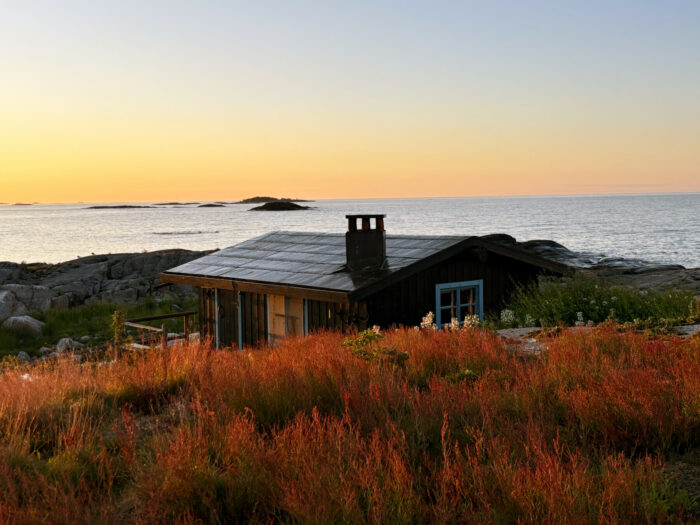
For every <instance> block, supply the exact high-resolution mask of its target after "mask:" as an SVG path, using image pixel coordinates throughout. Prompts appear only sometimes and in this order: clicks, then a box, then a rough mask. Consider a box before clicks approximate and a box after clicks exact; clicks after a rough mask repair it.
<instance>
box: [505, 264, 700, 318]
mask: <svg viewBox="0 0 700 525" xmlns="http://www.w3.org/2000/svg"><path fill="white" fill-rule="evenodd" d="M693 296H694V292H693V291H692V290H667V291H653V290H650V291H646V290H639V289H636V288H629V287H625V286H613V285H611V284H609V283H607V282H605V281H602V280H599V279H596V278H594V277H588V276H583V275H577V276H576V277H573V278H571V279H567V280H565V281H559V280H552V281H545V282H542V283H540V284H539V285H533V286H530V287H526V288H521V289H520V290H518V291H517V292H516V294H515V295H514V297H513V298H512V299H511V301H510V303H509V304H508V306H507V308H506V310H504V312H502V315H501V318H500V319H499V321H501V322H500V323H499V324H500V325H501V326H504V327H512V326H532V325H531V324H530V323H532V322H535V323H538V324H540V326H556V325H558V324H564V325H567V326H573V325H575V324H585V323H587V322H589V321H591V322H593V323H602V322H604V321H606V320H613V321H616V322H621V323H624V322H629V323H636V324H638V325H639V327H642V328H651V327H652V326H656V325H664V324H665V325H674V324H675V325H678V324H683V323H686V322H700V304H698V303H697V302H696V301H695V299H694V297H693ZM503 314H505V315H503ZM526 321H529V322H526Z"/></svg>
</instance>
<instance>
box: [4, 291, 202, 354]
mask: <svg viewBox="0 0 700 525" xmlns="http://www.w3.org/2000/svg"><path fill="white" fill-rule="evenodd" d="M177 308H180V309H182V310H196V309H197V305H196V299H190V300H186V301H180V302H173V301H162V302H156V301H154V300H153V299H146V300H142V301H141V302H139V303H138V304H136V305H131V306H124V305H114V304H109V303H95V304H86V305H82V306H78V307H75V308H70V309H67V310H58V309H56V310H49V311H47V312H44V313H37V314H35V315H34V316H35V317H36V318H37V319H39V320H40V321H43V322H45V323H46V326H45V327H44V332H43V334H42V335H41V336H40V337H33V336H31V335H28V334H23V333H17V332H12V331H10V330H6V329H3V328H1V327H0V357H1V356H3V355H7V354H16V353H17V352H19V351H21V350H23V351H25V352H27V353H29V354H34V355H36V353H37V350H38V349H39V348H40V347H41V346H44V345H46V346H51V345H53V344H56V342H57V341H58V340H59V339H60V338H61V337H80V336H82V335H90V336H91V337H92V342H93V343H105V342H106V341H108V340H111V338H112V336H113V335H114V329H113V327H112V316H113V315H114V311H115V310H120V311H121V312H122V313H123V316H124V318H135V317H146V316H150V315H158V314H166V313H172V312H173V311H175V310H177ZM166 324H167V326H168V328H169V329H171V330H173V331H178V332H180V331H182V319H173V320H170V321H167V322H166Z"/></svg>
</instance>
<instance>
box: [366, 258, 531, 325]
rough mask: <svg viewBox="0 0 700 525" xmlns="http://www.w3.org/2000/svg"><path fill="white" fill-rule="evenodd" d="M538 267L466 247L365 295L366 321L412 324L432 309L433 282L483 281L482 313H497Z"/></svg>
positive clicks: (419, 320) (386, 323) (387, 323)
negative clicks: (446, 258)
mask: <svg viewBox="0 0 700 525" xmlns="http://www.w3.org/2000/svg"><path fill="white" fill-rule="evenodd" d="M542 273H543V270H542V268H539V267H537V266H533V265H530V264H527V263H523V262H521V261H517V260H514V259H511V258H508V257H504V256H502V255H498V254H495V253H492V252H485V251H478V250H470V251H466V252H463V253H460V254H458V255H455V256H454V257H452V258H450V259H448V260H446V261H443V262H442V263H438V264H436V265H434V266H432V267H430V268H427V269H425V270H423V271H420V272H418V273H416V274H414V275H412V276H410V277H407V278H406V279H403V280H402V281H400V282H397V283H395V284H393V285H391V286H389V287H387V288H385V289H383V290H380V291H379V292H377V293H375V294H373V295H371V296H370V297H367V298H366V299H365V301H366V302H367V311H368V322H369V323H370V324H378V325H380V326H384V327H388V326H391V325H392V324H397V325H406V326H416V325H419V324H420V322H421V319H422V318H423V316H425V314H427V313H428V312H429V311H432V312H435V285H436V284H441V283H452V282H460V281H475V280H479V279H482V280H483V281H484V285H483V294H484V314H485V315H488V314H490V313H497V312H499V311H500V309H501V308H502V306H503V304H504V303H505V301H506V300H507V299H508V297H509V296H510V295H511V294H512V293H513V292H514V291H515V289H516V287H517V285H526V284H528V283H530V282H532V281H533V280H536V279H537V276H538V275H539V274H542Z"/></svg>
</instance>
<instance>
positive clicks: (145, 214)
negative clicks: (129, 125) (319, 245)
mask: <svg viewBox="0 0 700 525" xmlns="http://www.w3.org/2000/svg"><path fill="white" fill-rule="evenodd" d="M208 203H211V202H207V201H203V202H199V203H183V204H172V203H170V204H163V203H151V204H149V203H139V204H140V205H142V206H152V207H149V208H132V209H128V208H110V209H91V206H92V205H91V204H88V203H80V204H33V205H24V206H18V205H1V206H0V261H13V262H27V263H30V262H49V263H56V262H61V261H67V260H70V259H76V258H78V257H84V256H86V255H91V254H102V253H123V252H143V251H154V250H162V249H166V248H186V249H189V250H205V249H216V248H224V247H227V246H231V245H233V244H236V243H238V242H241V241H244V240H246V239H249V238H251V237H255V236H258V235H262V234H264V233H266V232H269V231H274V230H287V231H305V232H314V231H318V232H344V231H345V230H346V228H347V221H346V219H345V215H346V214H359V213H383V214H386V219H385V227H386V230H387V233H388V234H429V235H485V234H489V233H507V234H509V235H511V236H513V237H515V238H516V239H517V240H518V241H525V240H531V239H550V240H554V241H556V242H558V243H560V244H563V245H564V246H566V247H567V248H569V249H571V250H573V251H575V252H580V253H585V254H587V255H588V256H590V257H593V258H598V259H602V258H607V257H613V258H617V257H620V258H635V259H643V260H646V261H650V262H652V263H664V264H680V265H683V266H685V267H698V266H700V193H690V194H659V195H648V194H645V195H577V196H542V197H455V198H420V199H364V200H362V199H353V200H318V201H313V202H309V203H304V204H306V205H309V206H312V208H311V209H309V210H303V211H284V212H281V211H278V212H272V211H250V209H251V208H253V207H254V206H255V205H253V204H234V203H226V204H224V205H223V206H222V207H200V206H201V205H202V204H208ZM120 204H125V203H110V205H115V206H116V205H120ZM126 204H128V203H126ZM156 204H158V205H156ZM101 205H104V204H101Z"/></svg>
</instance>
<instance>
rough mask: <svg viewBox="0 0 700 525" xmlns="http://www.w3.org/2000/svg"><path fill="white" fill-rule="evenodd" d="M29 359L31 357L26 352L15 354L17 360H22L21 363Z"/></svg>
mask: <svg viewBox="0 0 700 525" xmlns="http://www.w3.org/2000/svg"><path fill="white" fill-rule="evenodd" d="M31 360H32V358H31V356H30V355H29V354H28V353H27V352H24V351H22V352H19V353H18V354H17V361H22V362H23V363H28V362H29V361H31Z"/></svg>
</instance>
